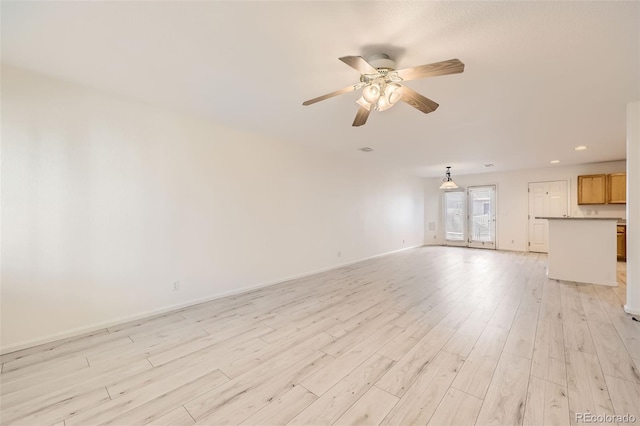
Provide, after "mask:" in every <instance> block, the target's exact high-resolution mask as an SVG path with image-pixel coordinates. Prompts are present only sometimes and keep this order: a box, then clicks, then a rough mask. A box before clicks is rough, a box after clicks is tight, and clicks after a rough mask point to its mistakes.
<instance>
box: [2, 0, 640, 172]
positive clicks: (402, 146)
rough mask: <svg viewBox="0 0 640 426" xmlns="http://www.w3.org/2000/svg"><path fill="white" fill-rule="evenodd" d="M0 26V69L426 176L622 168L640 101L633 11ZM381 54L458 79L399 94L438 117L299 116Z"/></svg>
mask: <svg viewBox="0 0 640 426" xmlns="http://www.w3.org/2000/svg"><path fill="white" fill-rule="evenodd" d="M1 12H2V61H3V62H5V63H8V64H11V65H14V66H18V67H22V68H26V69H30V70H34V71H37V72H42V73H45V74H49V75H52V76H57V77H59V78H62V79H65V80H69V81H73V82H77V83H80V84H83V85H87V86H91V87H95V88H99V89H104V90H107V91H109V92H113V93H117V94H120V95H124V96H128V97H131V98H135V99H139V100H142V101H146V102H150V103H154V104H160V105H163V106H167V107H170V108H175V109H178V110H182V111H188V112H192V113H196V114H199V115H204V116H207V117H210V118H212V119H213V120H215V121H217V122H220V123H222V124H225V125H228V126H232V127H236V128H242V129H246V130H249V131H252V132H257V133H260V134H264V135H267V136H269V137H273V138H278V139H284V140H289V141H292V142H294V143H301V144H310V145H315V146H317V147H319V148H321V149H326V150H329V151H332V152H335V153H337V154H339V155H345V156H349V157H353V158H356V159H359V160H360V161H366V162H372V163H377V164H379V165H383V166H388V167H392V168H402V169H406V170H410V171H412V172H415V173H417V174H419V175H421V176H441V175H442V174H443V172H444V166H446V165H451V166H453V174H454V176H455V174H469V173H477V172H483V171H501V170H511V169H522V168H537V167H548V166H550V165H549V161H550V160H555V159H557V160H560V161H561V164H564V165H567V164H579V163H589V162H597V161H609V160H618V159H623V158H625V157H626V154H625V130H626V124H625V121H626V104H627V103H628V102H630V101H636V100H638V99H640V2H638V1H631V2H609V1H605V2H564V1H562V2H542V1H540V2H362V1H357V2H266V1H260V2H218V1H217V2H184V1H180V2H179V1H175V2H49V1H46V2H8V1H3V2H2V4H1ZM380 52H382V53H387V54H389V55H390V56H391V57H392V58H393V59H395V60H396V62H397V65H398V67H399V68H405V67H410V66H414V65H422V64H427V63H432V62H439V61H442V60H447V59H452V58H458V59H460V60H461V61H462V62H464V63H465V65H466V68H465V71H464V73H462V74H454V75H449V76H441V77H434V78H429V79H424V80H417V81H411V82H408V83H407V85H408V86H410V87H411V88H413V89H414V90H416V91H418V92H420V93H422V94H423V95H425V96H427V97H429V98H430V99H433V100H434V101H436V102H438V103H439V104H440V108H439V109H438V110H437V111H435V112H433V113H431V114H428V115H424V114H422V113H420V112H419V111H417V110H415V109H413V108H412V107H410V106H409V105H407V104H402V103H401V104H400V105H397V106H395V107H394V108H393V109H391V110H388V111H385V112H382V113H372V114H371V116H370V117H369V121H368V122H367V124H366V125H365V126H363V127H360V128H354V127H352V126H351V123H352V121H353V118H354V116H355V112H356V109H357V105H356V104H355V103H354V102H355V100H356V99H357V98H358V97H359V95H358V94H357V93H349V94H346V95H341V96H339V97H335V98H332V99H329V100H326V101H323V102H320V103H318V104H315V105H311V106H308V107H303V106H302V102H303V101H305V100H307V99H310V98H313V97H316V96H319V95H322V94H324V93H327V92H331V91H334V90H337V89H340V88H343V87H345V86H348V85H350V84H354V83H356V82H357V81H358V79H359V75H358V73H357V72H356V71H355V70H353V69H351V68H349V67H348V66H346V65H344V64H343V63H342V62H340V61H338V57H340V56H346V55H362V56H365V57H367V56H370V55H371V54H374V53H380ZM576 145H588V146H589V149H588V150H587V151H583V152H576V151H574V150H573V147H574V146H576ZM364 146H369V147H372V148H373V149H374V151H373V152H371V153H363V152H361V151H358V150H357V148H361V147H364ZM485 163H493V164H494V165H495V167H494V168H493V169H485V168H483V167H482V165H483V164H485Z"/></svg>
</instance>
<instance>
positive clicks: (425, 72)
mask: <svg viewBox="0 0 640 426" xmlns="http://www.w3.org/2000/svg"><path fill="white" fill-rule="evenodd" d="M462 71H464V64H463V63H462V62H460V61H459V60H458V59H449V60H448V61H443V62H436V63H433V64H428V65H419V66H417V67H411V68H404V69H401V70H397V71H396V72H397V73H398V75H399V76H400V78H402V79H403V80H405V81H407V80H417V79H419V78H425V77H436V76H438V75H447V74H458V73H461V72H462Z"/></svg>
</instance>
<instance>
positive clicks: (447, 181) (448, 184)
mask: <svg viewBox="0 0 640 426" xmlns="http://www.w3.org/2000/svg"><path fill="white" fill-rule="evenodd" d="M450 169H451V166H447V172H446V173H445V177H444V179H442V185H440V189H456V188H458V185H456V183H455V182H454V181H453V179H451V170H450Z"/></svg>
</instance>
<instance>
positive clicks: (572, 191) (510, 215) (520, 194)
mask: <svg viewBox="0 0 640 426" xmlns="http://www.w3.org/2000/svg"><path fill="white" fill-rule="evenodd" d="M625 170H626V161H614V162H608V163H596V164H583V165H578V166H565V167H563V166H559V167H549V168H544V169H535V170H518V171H512V172H503V173H484V174H477V175H466V176H458V175H456V174H455V169H452V173H451V174H452V178H453V180H454V181H455V182H456V183H457V184H458V185H459V186H461V187H468V186H473V185H492V184H495V185H497V207H498V215H497V229H496V233H497V248H498V249H501V250H515V251H527V243H528V228H527V227H528V222H527V215H528V214H529V197H528V194H527V189H528V185H529V182H545V181H554V180H567V181H569V203H570V204H569V208H570V215H571V216H575V217H583V216H588V215H593V216H598V217H620V218H626V216H627V215H626V207H625V205H615V204H611V205H578V195H577V187H578V184H577V181H578V178H577V177H578V175H586V174H596V173H618V172H624V171H625ZM443 175H444V171H443ZM441 183H442V179H425V243H426V244H444V229H443V226H442V223H443V222H442V215H443V208H442V194H441V191H439V190H437V188H438V187H439V186H440V184H441ZM430 222H434V223H435V224H436V231H435V232H430V231H429V230H428V224H429V223H430ZM434 236H435V238H434Z"/></svg>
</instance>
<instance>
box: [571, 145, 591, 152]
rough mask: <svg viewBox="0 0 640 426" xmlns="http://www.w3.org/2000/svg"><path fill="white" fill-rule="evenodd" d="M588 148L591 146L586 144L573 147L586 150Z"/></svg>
mask: <svg viewBox="0 0 640 426" xmlns="http://www.w3.org/2000/svg"><path fill="white" fill-rule="evenodd" d="M587 148H589V147H588V146H586V145H580V146H576V147H575V148H573V149H575V150H576V151H584V150H585V149H587Z"/></svg>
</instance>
